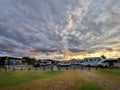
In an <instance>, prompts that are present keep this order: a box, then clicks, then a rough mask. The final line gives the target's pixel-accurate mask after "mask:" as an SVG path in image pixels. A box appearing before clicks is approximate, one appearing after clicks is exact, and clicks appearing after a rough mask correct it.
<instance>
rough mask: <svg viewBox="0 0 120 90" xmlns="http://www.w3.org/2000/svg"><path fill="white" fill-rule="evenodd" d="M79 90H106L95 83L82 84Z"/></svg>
mask: <svg viewBox="0 0 120 90" xmlns="http://www.w3.org/2000/svg"><path fill="white" fill-rule="evenodd" d="M78 90H104V89H103V88H102V87H101V86H98V85H97V84H95V83H90V82H87V83H84V84H82V85H81V86H80V87H79V88H78Z"/></svg>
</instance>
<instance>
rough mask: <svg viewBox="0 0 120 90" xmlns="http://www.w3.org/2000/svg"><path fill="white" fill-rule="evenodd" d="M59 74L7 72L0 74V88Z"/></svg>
mask: <svg viewBox="0 0 120 90" xmlns="http://www.w3.org/2000/svg"><path fill="white" fill-rule="evenodd" d="M61 73H63V71H60V72H50V71H47V72H42V71H22V72H21V71H15V72H14V71H8V72H4V73H1V74H0V87H5V86H12V85H16V84H21V83H25V82H29V81H33V80H37V79H44V78H49V77H52V76H55V75H57V74H61Z"/></svg>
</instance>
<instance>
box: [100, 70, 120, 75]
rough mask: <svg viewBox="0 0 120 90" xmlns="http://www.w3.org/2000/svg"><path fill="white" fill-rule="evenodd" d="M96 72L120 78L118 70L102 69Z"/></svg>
mask: <svg viewBox="0 0 120 90" xmlns="http://www.w3.org/2000/svg"><path fill="white" fill-rule="evenodd" d="M98 72H100V73H105V74H109V75H113V76H120V69H104V70H102V69H100V70H98Z"/></svg>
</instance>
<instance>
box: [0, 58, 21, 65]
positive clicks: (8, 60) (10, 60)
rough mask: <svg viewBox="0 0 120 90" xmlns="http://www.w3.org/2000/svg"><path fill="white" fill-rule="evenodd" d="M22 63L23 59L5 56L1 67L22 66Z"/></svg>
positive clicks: (1, 59) (0, 60)
mask: <svg viewBox="0 0 120 90" xmlns="http://www.w3.org/2000/svg"><path fill="white" fill-rule="evenodd" d="M22 61H23V60H22V58H18V57H10V56H3V57H0V67H4V66H16V65H21V64H22Z"/></svg>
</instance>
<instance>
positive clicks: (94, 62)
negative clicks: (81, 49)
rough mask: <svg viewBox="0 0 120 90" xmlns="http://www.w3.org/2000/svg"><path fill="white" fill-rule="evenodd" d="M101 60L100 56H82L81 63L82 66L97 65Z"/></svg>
mask: <svg viewBox="0 0 120 90" xmlns="http://www.w3.org/2000/svg"><path fill="white" fill-rule="evenodd" d="M101 60H102V58H101V57H91V58H84V62H83V65H84V66H97V65H98V62H99V61H101Z"/></svg>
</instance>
